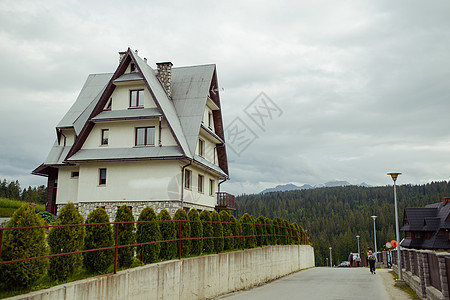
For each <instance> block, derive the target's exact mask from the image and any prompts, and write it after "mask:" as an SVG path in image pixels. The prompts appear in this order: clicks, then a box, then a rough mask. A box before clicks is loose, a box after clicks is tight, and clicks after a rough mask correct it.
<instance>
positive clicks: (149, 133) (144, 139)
mask: <svg viewBox="0 0 450 300" xmlns="http://www.w3.org/2000/svg"><path fill="white" fill-rule="evenodd" d="M154 145H155V127H154V126H152V127H138V128H136V146H154Z"/></svg>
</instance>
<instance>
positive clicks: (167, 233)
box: [158, 209, 177, 260]
mask: <svg viewBox="0 0 450 300" xmlns="http://www.w3.org/2000/svg"><path fill="white" fill-rule="evenodd" d="M158 220H159V221H161V222H160V223H159V228H160V230H161V239H162V240H163V241H167V240H174V241H170V242H164V243H161V251H160V253H159V257H160V258H161V259H165V260H170V259H173V258H174V257H175V255H176V254H177V242H176V241H175V239H176V238H177V232H176V230H175V224H174V222H173V221H172V218H171V217H170V214H169V212H168V211H167V210H165V209H163V210H161V212H160V213H159V214H158Z"/></svg>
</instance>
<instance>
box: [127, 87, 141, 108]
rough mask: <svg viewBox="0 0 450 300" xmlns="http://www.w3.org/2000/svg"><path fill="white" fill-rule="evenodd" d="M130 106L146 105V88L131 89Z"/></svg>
mask: <svg viewBox="0 0 450 300" xmlns="http://www.w3.org/2000/svg"><path fill="white" fill-rule="evenodd" d="M130 107H144V90H131V91H130Z"/></svg>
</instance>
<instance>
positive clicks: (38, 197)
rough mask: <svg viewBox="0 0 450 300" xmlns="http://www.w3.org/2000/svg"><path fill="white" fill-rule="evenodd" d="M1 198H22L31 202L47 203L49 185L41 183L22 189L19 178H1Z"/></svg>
mask: <svg viewBox="0 0 450 300" xmlns="http://www.w3.org/2000/svg"><path fill="white" fill-rule="evenodd" d="M0 198H6V199H11V200H22V201H25V202H29V203H35V204H45V202H46V201H47V200H46V199H47V187H46V186H45V185H40V186H38V187H31V186H28V188H24V189H22V188H21V187H20V183H19V181H18V180H15V181H7V180H6V179H3V180H0Z"/></svg>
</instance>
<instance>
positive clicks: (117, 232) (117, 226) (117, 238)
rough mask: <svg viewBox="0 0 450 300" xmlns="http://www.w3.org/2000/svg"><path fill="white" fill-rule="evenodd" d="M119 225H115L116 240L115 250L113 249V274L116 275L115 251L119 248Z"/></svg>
mask: <svg viewBox="0 0 450 300" xmlns="http://www.w3.org/2000/svg"><path fill="white" fill-rule="evenodd" d="M118 245H119V223H116V240H115V249H114V274H117V251H118V250H119V248H118V247H117V246H118Z"/></svg>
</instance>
